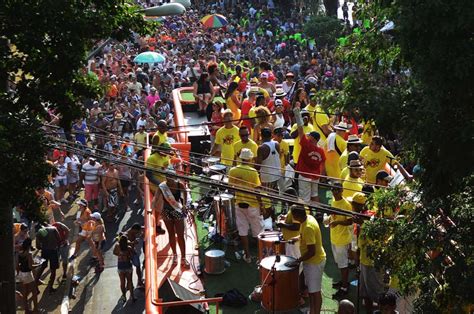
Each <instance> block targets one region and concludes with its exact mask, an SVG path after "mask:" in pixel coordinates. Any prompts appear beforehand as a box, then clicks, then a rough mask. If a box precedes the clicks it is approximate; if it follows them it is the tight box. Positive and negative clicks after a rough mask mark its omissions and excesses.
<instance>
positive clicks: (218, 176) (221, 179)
mask: <svg viewBox="0 0 474 314" xmlns="http://www.w3.org/2000/svg"><path fill="white" fill-rule="evenodd" d="M211 180H215V181H219V182H224V183H229V177H227V176H226V175H223V174H215V175H212V176H211Z"/></svg>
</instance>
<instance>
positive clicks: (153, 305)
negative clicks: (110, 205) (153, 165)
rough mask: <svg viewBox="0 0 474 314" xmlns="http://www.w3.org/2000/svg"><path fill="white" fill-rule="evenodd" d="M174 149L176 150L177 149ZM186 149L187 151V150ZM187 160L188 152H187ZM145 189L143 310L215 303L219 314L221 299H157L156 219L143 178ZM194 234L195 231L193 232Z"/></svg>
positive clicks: (154, 312)
mask: <svg viewBox="0 0 474 314" xmlns="http://www.w3.org/2000/svg"><path fill="white" fill-rule="evenodd" d="M173 145H178V147H187V146H189V148H190V145H191V144H189V143H176V144H173ZM178 147H176V148H178ZM189 148H188V149H189ZM149 155H150V150H149V149H147V150H146V151H145V166H146V160H147V159H148V157H149ZM188 158H189V151H188ZM144 183H145V189H144V194H145V195H144V198H145V200H144V206H145V211H144V220H145V310H146V313H150V314H162V313H163V308H164V307H174V306H181V305H188V304H195V303H215V304H216V314H218V313H219V302H222V298H204V299H199V300H184V301H173V302H163V300H161V299H160V298H159V294H158V290H159V288H160V287H159V283H160V280H159V278H160V277H159V276H160V275H162V274H160V272H159V271H158V261H157V257H158V249H157V242H156V237H157V234H156V217H155V214H154V211H153V209H152V208H151V205H150V203H151V193H150V189H149V181H148V179H147V178H146V176H145V179H144ZM194 232H196V230H194Z"/></svg>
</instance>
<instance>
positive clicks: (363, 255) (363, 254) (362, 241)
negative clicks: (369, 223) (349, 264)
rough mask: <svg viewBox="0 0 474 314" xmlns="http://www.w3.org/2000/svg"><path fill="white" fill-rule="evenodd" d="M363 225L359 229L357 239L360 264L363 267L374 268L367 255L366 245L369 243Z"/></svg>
mask: <svg viewBox="0 0 474 314" xmlns="http://www.w3.org/2000/svg"><path fill="white" fill-rule="evenodd" d="M363 227H364V225H362V226H361V228H360V234H359V236H358V237H357V246H358V247H359V250H360V255H359V258H360V263H361V264H362V265H365V266H374V261H373V260H372V259H371V258H369V256H368V255H367V245H368V244H369V243H370V242H369V240H368V239H367V237H366V236H365V234H364V229H363Z"/></svg>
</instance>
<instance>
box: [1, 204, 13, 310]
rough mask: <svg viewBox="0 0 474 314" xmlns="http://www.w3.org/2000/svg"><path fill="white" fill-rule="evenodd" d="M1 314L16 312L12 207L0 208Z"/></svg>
mask: <svg viewBox="0 0 474 314" xmlns="http://www.w3.org/2000/svg"><path fill="white" fill-rule="evenodd" d="M0 239H2V240H1V241H0V252H1V256H2V257H1V258H0V300H1V301H0V313H2V314H10V313H12V314H13V313H15V312H16V303H15V265H14V264H15V261H14V258H13V216H12V207H10V206H7V207H6V208H5V206H2V207H1V208H0Z"/></svg>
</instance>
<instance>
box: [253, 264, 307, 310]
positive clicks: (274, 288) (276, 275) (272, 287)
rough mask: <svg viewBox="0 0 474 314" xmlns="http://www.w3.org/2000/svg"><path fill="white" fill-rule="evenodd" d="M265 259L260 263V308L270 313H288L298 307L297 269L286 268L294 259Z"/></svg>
mask: <svg viewBox="0 0 474 314" xmlns="http://www.w3.org/2000/svg"><path fill="white" fill-rule="evenodd" d="M278 257H279V258H280V261H277V256H269V257H265V258H264V259H263V260H262V261H261V262H260V280H261V283H262V307H263V308H264V309H265V310H266V311H268V312H271V313H275V312H282V311H290V310H293V309H296V308H297V307H298V303H299V300H300V296H299V267H298V266H294V267H293V266H288V265H289V264H291V263H292V262H295V261H296V259H294V258H293V257H290V256H284V255H282V256H278Z"/></svg>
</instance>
